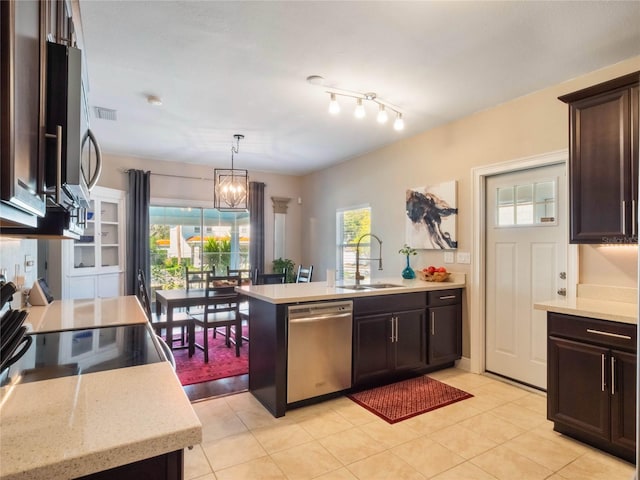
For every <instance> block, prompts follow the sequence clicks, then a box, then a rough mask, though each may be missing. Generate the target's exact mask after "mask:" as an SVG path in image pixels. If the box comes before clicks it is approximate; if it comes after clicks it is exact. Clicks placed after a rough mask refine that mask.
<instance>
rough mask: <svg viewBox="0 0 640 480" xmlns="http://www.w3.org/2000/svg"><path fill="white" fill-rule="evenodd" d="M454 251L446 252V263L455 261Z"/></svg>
mask: <svg viewBox="0 0 640 480" xmlns="http://www.w3.org/2000/svg"><path fill="white" fill-rule="evenodd" d="M454 261H455V260H454V258H453V252H444V263H453V262H454Z"/></svg>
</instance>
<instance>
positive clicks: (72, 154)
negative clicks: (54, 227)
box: [44, 42, 101, 209]
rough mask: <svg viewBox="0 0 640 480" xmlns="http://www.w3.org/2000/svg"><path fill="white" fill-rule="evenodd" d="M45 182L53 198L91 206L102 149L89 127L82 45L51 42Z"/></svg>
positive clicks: (66, 205) (66, 203) (63, 203)
mask: <svg viewBox="0 0 640 480" xmlns="http://www.w3.org/2000/svg"><path fill="white" fill-rule="evenodd" d="M46 98H47V101H46V128H47V132H46V137H47V141H46V149H45V152H46V153H45V168H44V171H45V184H46V186H47V192H48V194H49V199H50V201H53V203H55V204H56V205H58V206H61V207H63V208H65V209H73V208H87V207H88V206H89V191H90V190H91V188H92V187H93V186H94V185H95V184H96V182H97V181H98V176H99V175H100V171H101V153H100V146H99V145H98V143H97V141H96V139H95V137H94V135H93V133H92V132H91V129H90V128H89V108H88V102H87V96H86V91H85V88H84V82H83V76H82V52H81V51H80V49H78V48H75V47H70V46H67V45H62V44H59V43H53V42H47V96H46Z"/></svg>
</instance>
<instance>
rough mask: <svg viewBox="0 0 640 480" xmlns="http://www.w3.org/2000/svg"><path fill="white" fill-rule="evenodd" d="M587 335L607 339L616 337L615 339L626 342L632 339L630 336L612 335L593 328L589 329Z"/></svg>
mask: <svg viewBox="0 0 640 480" xmlns="http://www.w3.org/2000/svg"><path fill="white" fill-rule="evenodd" d="M587 333H594V334H596V335H604V336H605V337H615V338H622V339H624V340H631V337H630V336H629V335H621V334H619V333H612V332H603V331H602V330H594V329H592V328H587Z"/></svg>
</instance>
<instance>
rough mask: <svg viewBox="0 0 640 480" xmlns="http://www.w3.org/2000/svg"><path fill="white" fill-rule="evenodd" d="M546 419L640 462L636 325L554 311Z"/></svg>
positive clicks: (550, 316)
mask: <svg viewBox="0 0 640 480" xmlns="http://www.w3.org/2000/svg"><path fill="white" fill-rule="evenodd" d="M547 328H548V333H549V337H548V342H547V345H548V363H547V365H548V366H547V369H548V370H547V371H548V378H547V418H548V419H549V420H552V421H553V422H554V430H556V431H558V432H561V433H564V434H566V435H569V436H572V437H575V438H577V439H579V440H581V441H584V442H585V443H589V444H591V445H593V446H595V447H598V448H600V449H602V450H605V451H607V452H609V453H612V454H614V455H616V456H619V457H621V458H624V459H625V460H627V461H630V462H635V455H636V443H635V435H636V412H635V408H636V407H635V406H636V376H635V375H636V365H637V353H636V347H635V345H636V343H635V342H636V335H637V327H636V326H635V325H629V324H622V323H617V322H609V321H604V320H597V319H591V318H585V317H576V316H571V315H562V314H556V313H549V314H548V316H547Z"/></svg>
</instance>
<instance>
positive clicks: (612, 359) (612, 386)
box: [611, 355, 616, 395]
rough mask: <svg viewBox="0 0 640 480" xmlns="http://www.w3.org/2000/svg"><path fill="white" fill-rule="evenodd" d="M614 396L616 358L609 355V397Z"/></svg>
mask: <svg viewBox="0 0 640 480" xmlns="http://www.w3.org/2000/svg"><path fill="white" fill-rule="evenodd" d="M615 394H616V357H614V356H613V355H611V395H615Z"/></svg>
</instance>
